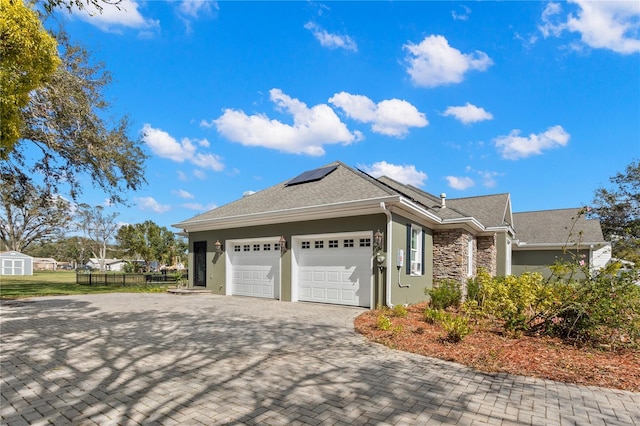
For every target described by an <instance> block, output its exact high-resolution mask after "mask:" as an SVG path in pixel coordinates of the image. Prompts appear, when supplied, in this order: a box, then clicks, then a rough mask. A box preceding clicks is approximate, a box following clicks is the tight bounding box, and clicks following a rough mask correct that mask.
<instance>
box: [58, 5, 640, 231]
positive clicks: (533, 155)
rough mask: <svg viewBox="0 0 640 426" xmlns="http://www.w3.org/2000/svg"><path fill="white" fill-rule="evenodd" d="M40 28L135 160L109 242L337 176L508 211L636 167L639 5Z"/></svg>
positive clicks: (227, 13) (90, 195) (313, 12)
mask: <svg viewBox="0 0 640 426" xmlns="http://www.w3.org/2000/svg"><path fill="white" fill-rule="evenodd" d="M90 12H91V11H90ZM56 17H57V19H58V20H59V21H62V22H64V23H65V26H66V29H67V31H68V32H69V34H70V35H71V37H72V38H73V39H74V40H76V41H81V42H82V43H84V44H85V45H86V46H87V47H88V48H89V49H90V50H91V51H92V52H93V55H94V57H95V58H96V59H98V60H101V61H103V62H104V63H105V65H106V67H107V69H108V70H110V72H111V73H112V75H113V82H112V84H111V85H110V86H109V88H108V90H107V92H106V93H105V95H106V97H107V99H108V100H109V101H111V103H112V109H111V113H112V114H113V115H114V116H115V117H118V116H121V115H123V114H128V115H129V116H130V118H131V121H132V123H133V126H132V134H131V137H132V138H142V140H143V141H144V146H145V150H146V151H147V153H148V154H149V156H150V158H149V160H148V163H147V167H146V177H147V180H148V182H149V183H148V185H146V186H145V187H144V188H142V190H140V191H137V192H135V193H134V192H132V193H130V194H125V195H127V196H128V199H129V201H130V205H128V206H116V207H112V208H114V209H116V210H117V211H118V212H119V213H120V215H119V220H120V221H122V222H123V223H138V222H142V221H144V220H153V221H154V222H156V223H157V224H159V225H161V226H167V227H170V225H171V224H174V223H178V222H180V221H182V220H185V219H188V218H190V217H192V216H194V215H196V214H199V213H202V212H204V211H206V210H209V209H211V208H214V207H216V206H221V205H224V204H227V203H229V202H232V201H234V200H236V199H238V198H240V197H242V195H243V193H246V192H247V191H259V190H261V189H265V188H267V187H270V186H272V185H274V184H277V183H279V182H282V181H285V180H288V179H289V178H292V177H294V176H296V175H298V174H300V173H302V172H304V171H306V170H309V169H313V168H317V167H320V166H323V165H325V164H328V163H330V162H332V161H335V160H339V161H342V162H344V163H346V164H347V165H349V166H353V167H358V168H360V169H362V170H364V171H367V172H368V173H370V174H372V175H374V176H379V175H387V176H390V177H392V178H395V179H396V180H399V181H402V182H405V183H408V184H412V185H415V186H417V187H419V188H421V189H423V190H425V191H427V192H430V193H432V194H435V195H439V194H440V193H441V192H446V193H447V196H448V197H450V198H458V197H469V196H478V195H485V194H495V193H505V192H508V193H510V194H511V198H512V205H513V209H514V211H531V210H544V209H555V208H566V207H579V206H583V205H586V204H589V203H590V202H591V201H592V200H593V196H594V192H595V190H596V189H597V188H599V187H601V186H609V178H610V177H611V176H613V175H614V174H616V173H617V172H619V171H623V170H624V168H625V167H626V166H627V165H628V164H629V163H631V161H633V160H634V159H637V158H639V157H640V3H638V2H631V1H623V2H619V3H614V2H583V1H575V2H562V3H553V2H448V1H442V2H382V1H379V2H337V1H329V2H269V1H261V2H211V1H184V2H183V1H171V2H169V1H146V2H141V1H140V2H135V1H132V0H125V1H124V2H123V3H122V5H121V8H120V10H118V9H116V8H114V7H110V6H107V5H105V9H104V10H103V12H102V14H100V13H95V11H93V13H87V11H75V12H74V13H73V14H71V15H69V14H67V13H66V12H59V13H57V15H56ZM87 185H88V186H87V190H86V192H85V194H84V196H83V199H82V201H84V202H87V203H90V204H94V205H96V204H103V203H104V202H105V195H104V194H102V193H100V192H99V191H97V190H92V189H91V187H90V183H89V182H87Z"/></svg>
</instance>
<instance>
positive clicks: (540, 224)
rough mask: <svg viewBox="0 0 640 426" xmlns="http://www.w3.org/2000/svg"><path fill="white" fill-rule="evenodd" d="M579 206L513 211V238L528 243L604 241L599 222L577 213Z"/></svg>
mask: <svg viewBox="0 0 640 426" xmlns="http://www.w3.org/2000/svg"><path fill="white" fill-rule="evenodd" d="M580 210H581V209H580V208H573V209H559V210H541V211H534V212H524V213H514V214H513V221H514V226H515V230H516V238H517V239H518V240H519V241H520V242H521V243H522V242H525V243H527V244H574V243H580V242H582V243H600V242H605V240H604V236H603V234H602V228H601V227H600V222H599V221H598V220H596V219H586V218H585V216H584V215H579V212H580Z"/></svg>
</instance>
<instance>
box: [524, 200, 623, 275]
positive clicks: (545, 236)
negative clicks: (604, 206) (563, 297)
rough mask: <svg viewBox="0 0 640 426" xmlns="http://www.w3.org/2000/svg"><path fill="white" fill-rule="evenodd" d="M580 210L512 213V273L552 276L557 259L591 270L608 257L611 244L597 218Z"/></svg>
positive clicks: (599, 265) (608, 258) (600, 264)
mask: <svg viewBox="0 0 640 426" xmlns="http://www.w3.org/2000/svg"><path fill="white" fill-rule="evenodd" d="M584 213H585V212H581V211H580V209H578V208H575V209H560V210H542V211H534V212H525V213H514V215H513V220H514V227H515V230H516V238H517V239H516V240H515V241H514V244H513V267H512V272H513V273H514V274H521V273H523V272H526V271H529V272H540V273H542V274H543V275H544V276H545V277H548V276H550V275H551V270H550V269H549V267H548V266H549V265H552V264H554V263H555V262H556V261H569V262H584V264H585V265H586V266H588V267H589V269H590V270H591V272H594V271H597V270H598V269H600V268H602V267H604V266H605V265H606V264H607V263H608V262H609V261H610V260H611V243H609V242H607V241H605V240H604V236H603V234H602V228H601V226H600V221H598V220H595V219H587V218H586V217H585V214H584Z"/></svg>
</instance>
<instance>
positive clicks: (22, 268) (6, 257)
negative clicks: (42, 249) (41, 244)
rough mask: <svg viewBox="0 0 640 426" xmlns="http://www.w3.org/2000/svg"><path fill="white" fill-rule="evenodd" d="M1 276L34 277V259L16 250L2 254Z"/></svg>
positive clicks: (0, 263) (0, 254) (0, 262)
mask: <svg viewBox="0 0 640 426" xmlns="http://www.w3.org/2000/svg"><path fill="white" fill-rule="evenodd" d="M0 275H33V257H31V256H27V255H26V254H22V253H19V252H17V251H14V250H11V251H4V252H0Z"/></svg>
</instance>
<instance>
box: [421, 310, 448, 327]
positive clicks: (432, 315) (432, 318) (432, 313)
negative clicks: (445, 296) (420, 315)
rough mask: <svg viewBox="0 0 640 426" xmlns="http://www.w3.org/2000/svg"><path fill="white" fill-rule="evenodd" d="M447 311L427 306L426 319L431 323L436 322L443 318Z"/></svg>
mask: <svg viewBox="0 0 640 426" xmlns="http://www.w3.org/2000/svg"><path fill="white" fill-rule="evenodd" d="M444 314H445V312H444V311H443V310H441V309H432V308H426V309H425V310H424V320H425V321H426V322H428V323H429V324H435V323H437V322H440V320H442V317H443V316H444Z"/></svg>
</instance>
